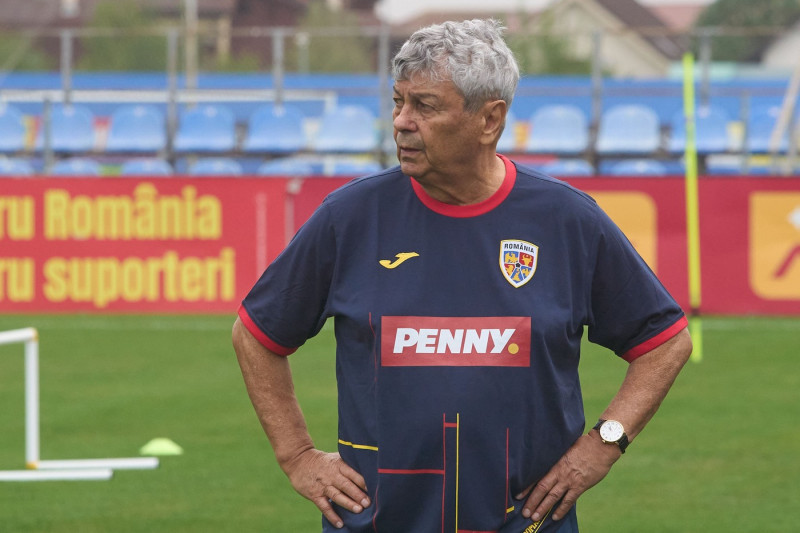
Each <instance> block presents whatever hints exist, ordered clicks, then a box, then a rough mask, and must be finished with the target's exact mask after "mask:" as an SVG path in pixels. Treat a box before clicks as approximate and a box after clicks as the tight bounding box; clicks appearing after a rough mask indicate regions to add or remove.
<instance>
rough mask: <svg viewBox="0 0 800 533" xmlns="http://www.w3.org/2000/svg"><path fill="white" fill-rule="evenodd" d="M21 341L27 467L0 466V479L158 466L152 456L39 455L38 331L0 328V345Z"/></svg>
mask: <svg viewBox="0 0 800 533" xmlns="http://www.w3.org/2000/svg"><path fill="white" fill-rule="evenodd" d="M14 343H24V344H25V466H26V467H27V468H28V470H0V481H65V480H107V479H111V477H112V476H113V474H114V470H115V469H119V470H142V469H152V468H156V467H158V458H156V457H129V458H117V459H65V460H49V461H43V460H41V459H40V457H39V449H40V448H39V444H40V441H39V439H40V436H39V334H38V332H37V331H36V329H35V328H22V329H14V330H10V331H2V332H0V345H2V344H14Z"/></svg>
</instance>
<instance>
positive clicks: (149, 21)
mask: <svg viewBox="0 0 800 533" xmlns="http://www.w3.org/2000/svg"><path fill="white" fill-rule="evenodd" d="M156 22H157V21H156V19H155V18H154V17H153V16H151V15H149V14H148V13H147V12H146V11H145V10H144V9H142V6H141V4H140V3H139V2H135V1H133V0H106V1H103V2H100V3H98V4H97V6H96V7H95V11H94V14H93V16H92V19H91V22H90V23H89V25H88V27H89V28H97V29H106V30H107V29H108V28H114V29H115V30H118V31H119V34H118V35H116V36H113V37H105V36H102V37H85V38H83V39H81V53H80V58H79V60H78V61H77V68H79V69H81V70H110V71H117V70H145V71H146V70H164V69H166V65H167V41H166V39H165V37H164V36H162V35H154V34H153V33H152V29H153V27H154V26H156ZM137 32H142V33H141V34H137ZM148 32H149V33H148Z"/></svg>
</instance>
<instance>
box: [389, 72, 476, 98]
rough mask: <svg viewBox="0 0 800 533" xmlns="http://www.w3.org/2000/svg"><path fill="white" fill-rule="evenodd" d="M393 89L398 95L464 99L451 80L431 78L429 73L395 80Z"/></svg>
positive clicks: (419, 73) (420, 73)
mask: <svg viewBox="0 0 800 533" xmlns="http://www.w3.org/2000/svg"><path fill="white" fill-rule="evenodd" d="M393 89H394V92H396V93H404V92H412V93H415V94H421V93H426V94H437V95H440V96H442V97H452V96H457V97H458V98H460V99H462V100H463V99H464V95H463V94H462V93H461V91H460V90H459V89H458V87H456V85H455V84H454V83H453V82H452V81H451V80H450V79H449V78H442V77H436V76H431V75H430V73H428V72H418V73H414V74H412V75H411V76H409V79H398V80H395V83H394V87H393Z"/></svg>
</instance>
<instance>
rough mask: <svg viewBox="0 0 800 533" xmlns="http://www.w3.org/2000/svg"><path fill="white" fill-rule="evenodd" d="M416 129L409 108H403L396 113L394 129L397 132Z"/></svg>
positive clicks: (396, 110)
mask: <svg viewBox="0 0 800 533" xmlns="http://www.w3.org/2000/svg"><path fill="white" fill-rule="evenodd" d="M415 128H416V123H415V122H414V120H413V117H411V112H410V111H409V109H408V106H403V107H400V108H397V109H395V111H394V129H396V130H397V131H409V130H413V129H415Z"/></svg>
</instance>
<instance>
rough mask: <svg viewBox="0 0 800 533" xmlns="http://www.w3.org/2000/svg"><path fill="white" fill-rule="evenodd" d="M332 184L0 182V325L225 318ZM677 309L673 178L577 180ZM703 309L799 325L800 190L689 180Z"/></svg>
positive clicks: (678, 216) (683, 267) (680, 257)
mask: <svg viewBox="0 0 800 533" xmlns="http://www.w3.org/2000/svg"><path fill="white" fill-rule="evenodd" d="M346 181H347V180H346V179H342V178H337V179H333V178H308V179H305V180H298V179H289V178H286V179H284V178H177V177H175V178H154V179H131V178H100V179H98V178H24V179H13V178H0V313H24V312H159V313H161V312H177V313H190V312H192V313H193V312H201V313H202V312H231V313H232V312H235V309H236V307H237V306H238V304H239V301H240V300H241V298H242V296H243V295H244V294H245V293H246V291H247V290H248V289H249V288H250V287H251V286H252V284H253V283H254V282H255V281H256V279H257V278H258V276H259V275H260V273H261V272H262V271H263V269H264V268H265V267H266V266H267V265H268V264H269V262H270V261H271V260H272V259H273V258H274V257H275V256H276V255H277V254H278V253H280V251H281V250H282V249H283V247H284V246H285V244H286V243H287V242H288V239H289V238H291V236H292V235H293V234H294V232H295V231H296V230H297V228H299V226H300V225H301V224H302V223H303V222H304V221H305V220H306V219H307V218H308V217H309V216H310V215H311V213H312V212H313V211H314V209H316V207H317V206H318V205H319V203H320V202H321V201H322V199H323V198H324V197H325V195H326V194H328V193H329V192H330V191H332V190H333V189H334V188H336V187H338V186H340V185H342V184H344V183H345V182H346ZM568 181H569V182H570V183H572V184H573V185H575V186H576V187H578V188H580V189H582V190H584V191H586V192H588V193H589V194H591V195H592V196H593V197H594V198H595V199H596V200H597V201H598V203H599V204H600V205H601V206H602V207H603V208H604V209H605V210H606V211H607V212H608V213H609V215H610V216H611V218H612V219H614V220H615V221H616V222H617V224H618V225H619V226H620V227H621V228H622V230H623V231H624V232H625V233H626V235H627V236H628V238H629V239H630V240H631V242H632V243H633V244H634V246H636V248H637V250H639V252H640V253H641V254H642V256H643V257H644V259H645V260H646V261H647V262H648V264H649V265H650V266H651V268H652V269H653V270H654V271H655V272H656V274H657V275H658V276H659V278H660V279H661V280H662V281H663V283H664V284H665V286H666V287H667V288H668V289H669V290H670V291H671V292H672V294H673V295H674V296H675V297H676V298H677V299H678V301H679V303H680V304H681V305H683V306H684V307H687V306H688V288H687V286H688V276H687V251H686V249H687V246H686V216H685V200H684V198H685V192H684V183H683V179H681V178H679V177H666V178H616V177H615V178H576V179H570V180H568ZM700 225H701V265H702V311H703V312H705V313H709V314H748V313H757V314H800V178H762V177H759V178H744V177H703V178H701V180H700Z"/></svg>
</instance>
